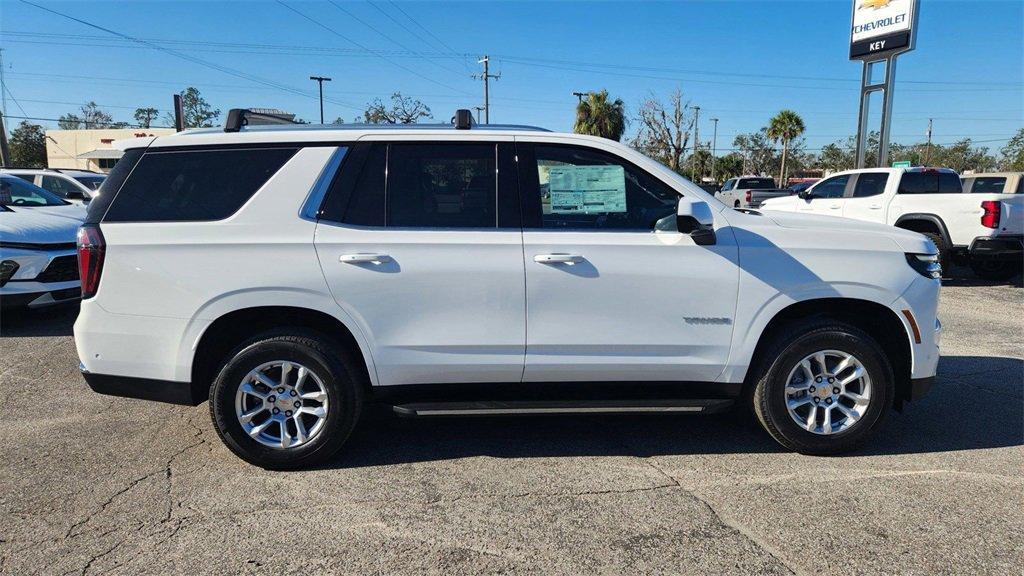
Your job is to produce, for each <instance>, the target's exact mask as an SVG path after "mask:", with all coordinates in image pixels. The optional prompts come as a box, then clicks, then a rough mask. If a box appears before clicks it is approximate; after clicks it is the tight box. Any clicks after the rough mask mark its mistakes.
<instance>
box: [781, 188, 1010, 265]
mask: <svg viewBox="0 0 1024 576" xmlns="http://www.w3.org/2000/svg"><path fill="white" fill-rule="evenodd" d="M962 192H963V189H962V187H961V183H960V177H959V176H958V175H957V173H956V172H955V171H953V170H950V169H948V168H865V169H861V170H847V171H845V172H839V173H838V174H835V175H833V176H831V177H829V178H826V179H824V180H822V181H821V182H818V183H817V184H815V185H814V186H812V187H811V188H810V189H808V190H806V191H805V192H804V193H802V194H800V195H798V196H793V197H789V198H779V199H775V200H770V201H768V202H765V203H764V204H763V205H762V206H761V209H762V210H785V211H789V212H804V213H812V214H823V215H830V216H842V217H845V218H853V219H857V220H867V221H871V222H879V223H883V224H890V225H892V226H896V227H898V228H905V229H907V230H914V231H915V232H920V233H922V234H924V235H925V236H928V237H929V238H930V239H931V240H932V242H934V243H935V245H936V246H937V247H938V248H939V251H940V255H941V259H942V262H943V266H944V268H945V267H947V266H948V264H949V263H950V262H951V261H956V262H962V263H966V264H968V265H970V267H971V268H972V269H973V270H974V271H975V272H976V273H977V274H978V275H980V276H982V277H984V278H989V279H1000V280H1004V279H1007V278H1011V277H1013V276H1014V275H1015V274H1016V273H1017V272H1019V271H1020V265H1019V264H1020V259H1021V249H1020V242H1019V241H1013V240H1010V241H1005V240H1006V239H1007V238H1011V239H1014V238H1019V237H1020V236H1021V235H1022V233H1024V219H1022V218H1021V217H1020V214H1021V207H1022V206H1024V196H1020V195H1015V194H1004V193H988V194H986V193H972V194H963V193H962ZM1014 214H1016V216H1014ZM996 236H1002V237H1003V239H1002V240H999V241H993V239H994V237H996Z"/></svg>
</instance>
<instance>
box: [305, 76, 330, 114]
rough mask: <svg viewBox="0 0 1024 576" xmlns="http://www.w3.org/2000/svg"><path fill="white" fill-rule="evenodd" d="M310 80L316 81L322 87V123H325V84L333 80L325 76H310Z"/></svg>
mask: <svg viewBox="0 0 1024 576" xmlns="http://www.w3.org/2000/svg"><path fill="white" fill-rule="evenodd" d="M309 79H310V80H316V83H317V84H319V85H320V123H321V124H323V123H324V82H330V81H331V79H330V78H327V77H324V76H310V77H309Z"/></svg>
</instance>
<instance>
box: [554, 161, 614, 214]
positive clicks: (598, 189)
mask: <svg viewBox="0 0 1024 576" xmlns="http://www.w3.org/2000/svg"><path fill="white" fill-rule="evenodd" d="M548 190H549V198H545V200H547V202H545V203H546V204H548V206H545V210H544V212H545V213H550V214H597V213H600V214H607V213H612V212H625V211H626V171H625V169H624V168H623V167H622V166H550V167H548Z"/></svg>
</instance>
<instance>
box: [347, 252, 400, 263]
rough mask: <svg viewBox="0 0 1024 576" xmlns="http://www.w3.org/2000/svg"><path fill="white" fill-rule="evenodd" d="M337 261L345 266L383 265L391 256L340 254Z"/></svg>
mask: <svg viewBox="0 0 1024 576" xmlns="http://www.w3.org/2000/svg"><path fill="white" fill-rule="evenodd" d="M338 261H340V262H344V263H346V264H378V265H379V264H383V263H385V262H390V261H391V256H388V255H387V254H372V253H359V254H342V255H341V258H338Z"/></svg>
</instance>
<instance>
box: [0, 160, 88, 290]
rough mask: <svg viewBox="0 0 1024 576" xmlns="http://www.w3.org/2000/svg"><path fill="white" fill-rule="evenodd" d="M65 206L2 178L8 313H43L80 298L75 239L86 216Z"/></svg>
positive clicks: (1, 277) (2, 260) (0, 260)
mask: <svg viewBox="0 0 1024 576" xmlns="http://www.w3.org/2000/svg"><path fill="white" fill-rule="evenodd" d="M12 199H13V200H14V201H12ZM26 199H27V200H26ZM19 201H20V202H19ZM43 203H46V204H49V205H44V204H43ZM65 206H67V203H66V202H64V201H62V200H60V199H59V198H56V197H54V196H52V195H51V194H49V193H48V192H46V191H45V190H42V189H39V188H36V187H35V186H32V185H31V184H28V183H27V182H24V181H22V180H18V179H16V178H13V177H10V176H3V175H0V306H2V307H3V308H16V307H17V308H20V307H25V306H27V307H29V308H39V307H43V306H50V305H53V304H60V303H64V302H71V301H74V300H77V299H78V298H79V297H80V296H81V290H80V289H79V286H80V282H79V279H78V256H77V249H76V245H75V240H76V238H75V237H76V234H77V232H78V227H79V226H80V225H81V223H82V220H83V219H84V217H85V213H84V212H83V211H81V210H80V209H75V210H68V209H66V208H64V207H65Z"/></svg>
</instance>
